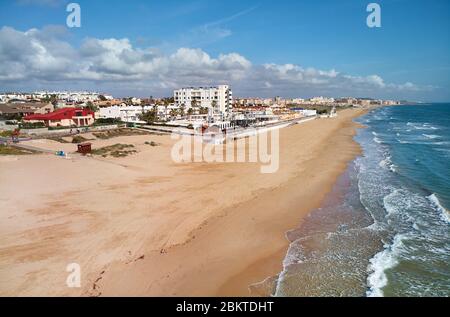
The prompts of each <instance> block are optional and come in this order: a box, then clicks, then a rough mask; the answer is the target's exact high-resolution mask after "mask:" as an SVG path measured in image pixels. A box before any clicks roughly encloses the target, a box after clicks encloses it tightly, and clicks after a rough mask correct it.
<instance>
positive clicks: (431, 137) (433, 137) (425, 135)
mask: <svg viewBox="0 0 450 317" xmlns="http://www.w3.org/2000/svg"><path fill="white" fill-rule="evenodd" d="M422 135H423V136H424V137H426V138H428V139H437V138H440V136H439V135H435V134H422Z"/></svg>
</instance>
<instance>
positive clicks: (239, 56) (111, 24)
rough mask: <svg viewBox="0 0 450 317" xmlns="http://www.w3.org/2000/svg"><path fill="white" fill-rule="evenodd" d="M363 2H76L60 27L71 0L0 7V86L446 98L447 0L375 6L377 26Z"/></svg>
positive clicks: (449, 55)
mask: <svg viewBox="0 0 450 317" xmlns="http://www.w3.org/2000/svg"><path fill="white" fill-rule="evenodd" d="M370 2H371V1H360V0H322V1H309V0H308V1H283V0H279V1H273V0H271V1H270V0H259V1H252V0H246V1H242V0H241V1H234V0H231V1H230V0H228V1H222V0H215V1H211V0H209V1H206V0H197V1H186V0H184V1H181V0H180V1H175V0H170V1H167V0H166V1H162V0H161V1H156V0H152V1H142V0H128V1H118V0H109V1H103V0H90V1H81V0H80V1H77V3H79V4H80V6H81V23H82V26H81V28H72V29H69V28H67V27H66V26H65V20H66V17H67V14H68V13H67V12H66V11H65V6H66V4H67V3H68V1H64V0H16V1H14V0H12V1H6V0H0V28H1V32H0V62H2V63H1V64H0V90H8V89H15V90H32V89H43V88H44V89H45V88H48V89H53V88H55V89H64V88H67V89H78V88H80V89H81V88H85V89H94V90H102V91H107V92H109V93H112V94H115V95H143V96H148V95H170V91H171V90H172V89H173V88H175V87H177V86H178V85H182V86H186V85H197V84H199V85H200V84H209V85H214V84H217V83H222V82H229V83H231V84H232V85H233V90H234V91H235V93H236V94H238V95H242V96H244V95H245V96H263V97H264V96H274V95H282V96H286V97H294V96H300V97H310V96H313V95H335V96H338V95H343V96H345V95H355V96H368V97H379V98H399V99H401V98H408V99H413V100H421V101H449V100H450V91H449V90H450V76H449V75H450V42H449V41H450V37H449V30H450V25H449V24H450V1H447V0H431V1H425V0H390V1H376V2H377V3H379V4H380V5H381V10H382V11H381V14H382V15H381V18H382V20H381V21H382V27H381V28H368V27H367V25H366V17H367V15H368V13H367V12H366V6H367V4H368V3H370ZM374 2H375V1H374ZM30 29H36V32H35V33H33V32H31V33H30V32H28V31H29V30H30ZM19 38H22V39H21V40H19ZM48 39H50V40H48ZM105 40H114V41H113V42H111V41H110V42H106V41H105ZM121 40H126V42H123V41H122V42H120V41H121ZM2 41H3V42H2ZM116 41H117V42H116ZM23 42H26V43H28V44H26V45H25V44H22V43H23ZM36 43H37V44H36ZM48 43H51V44H48ZM87 43H88V44H89V45H87ZM8 45H10V46H8ZM2 46H3V49H2V48H1V47H2ZM83 48H85V49H83ZM87 48H89V49H90V50H91V52H92V51H95V52H98V54H99V55H96V56H93V54H91V53H87V52H86V51H87ZM7 49H8V52H16V51H17V54H18V55H19V57H18V56H17V54H14V56H13V57H14V58H12V57H11V55H12V54H10V53H7V52H6V50H7ZM106 50H110V51H108V52H106ZM22 55H23V56H22ZM130 56H132V58H130ZM220 56H222V58H220ZM208 58H209V59H208ZM45 59H46V60H45ZM44 60H45V61H44ZM70 60H72V64H75V65H70V63H69V62H70ZM2 65H3V66H2ZM49 65H50V66H49ZM286 65H289V66H286ZM2 68H3V69H2ZM15 69H21V70H22V71H23V72H25V70H26V69H32V72H31V73H30V74H26V73H24V74H20V75H17V76H10V75H8V74H9V73H10V72H11V71H14V70H15ZM80 69H81V70H83V71H80ZM63 74H64V75H63ZM2 86H3V87H2Z"/></svg>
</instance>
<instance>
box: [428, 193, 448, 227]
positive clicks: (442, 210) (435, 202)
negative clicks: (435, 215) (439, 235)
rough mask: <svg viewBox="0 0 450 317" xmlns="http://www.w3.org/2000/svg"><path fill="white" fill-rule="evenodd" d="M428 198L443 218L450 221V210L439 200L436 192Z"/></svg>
mask: <svg viewBox="0 0 450 317" xmlns="http://www.w3.org/2000/svg"><path fill="white" fill-rule="evenodd" d="M427 198H428V199H429V200H430V201H431V203H432V204H433V206H434V207H435V208H436V209H437V210H438V211H439V212H440V213H441V218H442V220H443V221H445V222H447V223H450V214H449V212H448V210H447V209H445V208H444V207H443V206H442V205H441V202H440V201H439V198H438V197H437V196H436V194H432V195H430V196H428V197H427Z"/></svg>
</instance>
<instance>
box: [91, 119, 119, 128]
mask: <svg viewBox="0 0 450 317" xmlns="http://www.w3.org/2000/svg"><path fill="white" fill-rule="evenodd" d="M122 123H123V122H122V121H121V120H120V119H115V118H105V119H103V118H100V119H96V120H95V123H94V126H99V125H111V124H122Z"/></svg>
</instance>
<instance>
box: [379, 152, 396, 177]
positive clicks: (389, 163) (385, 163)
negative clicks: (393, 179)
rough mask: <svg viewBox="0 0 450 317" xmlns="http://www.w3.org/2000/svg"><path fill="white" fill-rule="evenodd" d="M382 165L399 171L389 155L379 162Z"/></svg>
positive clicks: (393, 170)
mask: <svg viewBox="0 0 450 317" xmlns="http://www.w3.org/2000/svg"><path fill="white" fill-rule="evenodd" d="M378 165H379V166H380V167H383V168H385V169H388V170H390V171H391V172H394V173H395V172H397V169H396V166H395V165H394V164H393V163H392V160H391V157H390V156H387V157H386V158H385V159H383V160H382V161H381V162H380V163H379V164H378Z"/></svg>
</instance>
